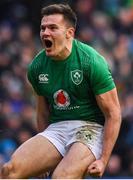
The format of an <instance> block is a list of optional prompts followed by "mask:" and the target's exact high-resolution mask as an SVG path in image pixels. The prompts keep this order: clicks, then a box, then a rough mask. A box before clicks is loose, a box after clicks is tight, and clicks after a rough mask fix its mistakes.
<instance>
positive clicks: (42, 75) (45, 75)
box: [38, 74, 49, 83]
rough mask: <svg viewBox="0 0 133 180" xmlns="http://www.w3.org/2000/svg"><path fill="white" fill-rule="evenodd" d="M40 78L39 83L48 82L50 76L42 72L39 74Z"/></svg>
mask: <svg viewBox="0 0 133 180" xmlns="http://www.w3.org/2000/svg"><path fill="white" fill-rule="evenodd" d="M38 79H39V83H48V81H49V78H48V74H40V75H39V76H38Z"/></svg>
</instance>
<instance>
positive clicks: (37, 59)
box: [29, 50, 45, 68]
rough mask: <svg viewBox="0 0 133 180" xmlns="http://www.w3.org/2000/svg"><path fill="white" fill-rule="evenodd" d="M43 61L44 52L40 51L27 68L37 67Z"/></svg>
mask: <svg viewBox="0 0 133 180" xmlns="http://www.w3.org/2000/svg"><path fill="white" fill-rule="evenodd" d="M43 59H45V51H44V50H41V51H39V52H38V53H37V55H36V56H35V57H34V58H33V59H32V61H31V63H30V64H29V68H34V67H37V66H39V65H40V64H41V63H42V60H43Z"/></svg>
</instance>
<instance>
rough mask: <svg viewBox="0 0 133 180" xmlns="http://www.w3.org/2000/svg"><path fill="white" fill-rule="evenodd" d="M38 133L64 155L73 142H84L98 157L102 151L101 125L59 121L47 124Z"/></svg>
mask: <svg viewBox="0 0 133 180" xmlns="http://www.w3.org/2000/svg"><path fill="white" fill-rule="evenodd" d="M38 135H42V136H44V137H46V138H47V139H48V140H49V141H50V142H51V143H52V144H53V145H54V146H55V147H56V148H57V150H58V151H59V152H60V154H61V155H62V156H64V155H65V154H66V153H67V151H68V150H69V148H70V146H71V145H72V144H73V143H74V142H81V143H83V144H85V145H86V146H87V147H88V148H89V149H90V150H91V151H92V153H93V154H94V156H95V157H96V159H99V158H100V156H101V153H102V144H103V126H102V125H99V124H97V123H93V122H88V121H79V120H73V121H72V120H70V121H61V122H58V123H53V124H51V125H49V126H48V128H47V129H45V130H44V131H43V132H41V133H39V134H38Z"/></svg>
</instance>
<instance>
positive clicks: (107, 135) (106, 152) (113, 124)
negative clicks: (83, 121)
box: [101, 113, 121, 164]
mask: <svg viewBox="0 0 133 180" xmlns="http://www.w3.org/2000/svg"><path fill="white" fill-rule="evenodd" d="M120 125H121V117H120V113H118V114H117V115H116V114H114V115H112V117H111V118H108V119H106V121H105V126H104V137H103V151H102V156H101V159H102V160H103V161H104V163H105V164H107V163H108V160H109V158H110V155H111V152H112V150H113V147H114V145H115V142H116V140H117V137H118V134H119V130H120Z"/></svg>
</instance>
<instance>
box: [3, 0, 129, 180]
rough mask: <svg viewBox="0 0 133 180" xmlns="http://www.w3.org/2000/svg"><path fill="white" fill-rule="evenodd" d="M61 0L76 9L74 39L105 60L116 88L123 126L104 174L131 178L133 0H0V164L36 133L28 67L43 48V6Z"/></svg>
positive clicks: (105, 176) (111, 176)
mask: <svg viewBox="0 0 133 180" xmlns="http://www.w3.org/2000/svg"><path fill="white" fill-rule="evenodd" d="M60 2H68V3H69V4H70V5H71V7H72V8H73V9H74V10H75V11H76V13H77V15H78V27H77V32H76V37H77V38H78V39H80V40H81V41H83V42H86V43H88V44H89V45H91V46H93V47H94V48H96V49H97V50H98V51H99V52H100V53H101V54H102V55H103V56H104V57H105V58H106V60H107V61H108V63H109V64H110V67H111V70H112V73H113V77H114V80H115V82H116V85H117V88H118V93H119V98H120V103H121V108H122V127H121V131H120V135H119V138H118V141H117V143H116V146H115V148H114V151H113V154H112V156H111V159H110V162H109V165H108V167H107V170H106V172H105V175H104V178H133V71H132V69H133V0H73V1H72V0H69V1H61V0H60V1H59V0H54V1H52V0H32V1H31V0H29V1H27V0H1V1H0V166H1V165H2V164H3V163H4V162H6V161H8V160H9V159H10V156H11V154H12V153H13V151H14V150H15V149H16V148H17V147H18V146H19V145H20V144H21V143H23V142H24V141H26V140H27V139H29V138H30V137H32V136H33V135H35V134H36V132H37V131H36V123H35V99H34V96H33V93H32V91H31V88H30V86H29V85H28V83H27V80H26V69H27V65H28V64H29V63H30V62H31V60H32V58H33V57H34V55H35V54H36V53H37V52H38V51H39V50H40V49H41V43H40V39H39V28H40V10H41V8H42V7H43V6H44V5H47V4H50V3H60Z"/></svg>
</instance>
